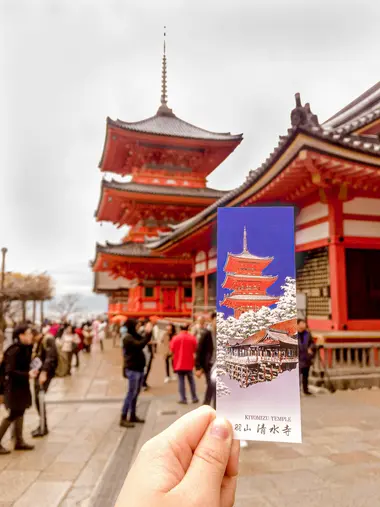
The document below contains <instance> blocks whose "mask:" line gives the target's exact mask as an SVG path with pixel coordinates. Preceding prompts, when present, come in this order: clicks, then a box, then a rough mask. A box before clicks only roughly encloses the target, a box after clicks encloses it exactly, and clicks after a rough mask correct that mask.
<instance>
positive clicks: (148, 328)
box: [139, 320, 154, 391]
mask: <svg viewBox="0 0 380 507" xmlns="http://www.w3.org/2000/svg"><path fill="white" fill-rule="evenodd" d="M139 333H140V334H141V336H143V337H144V338H146V337H149V340H148V341H147V343H148V345H147V352H148V354H147V355H148V360H147V363H148V364H147V367H146V371H145V376H144V381H143V388H144V391H147V390H148V389H149V385H148V377H149V373H150V370H151V369H152V363H153V358H154V348H153V343H152V337H153V324H152V322H150V321H149V320H147V321H146V322H145V323H144V325H143V326H141V328H140V329H139Z"/></svg>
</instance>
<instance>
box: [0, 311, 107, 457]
mask: <svg viewBox="0 0 380 507" xmlns="http://www.w3.org/2000/svg"><path fill="white" fill-rule="evenodd" d="M106 327H107V323H106V321H105V320H104V319H95V320H94V321H93V322H84V323H82V324H81V325H80V326H76V325H74V324H73V323H70V322H49V321H45V322H44V323H43V325H42V326H40V327H36V326H34V325H33V324H32V323H31V322H26V323H25V324H21V325H18V326H16V327H15V328H14V329H13V330H12V340H11V343H7V344H6V345H7V346H6V347H5V348H4V352H3V357H2V358H1V357H0V360H1V363H0V405H1V404H3V403H4V405H5V407H6V409H7V410H8V415H7V416H6V417H5V418H4V419H3V420H2V421H1V423H0V455H4V454H9V452H10V451H9V449H7V448H5V447H4V446H3V445H2V443H1V442H2V439H3V437H4V436H5V434H6V432H7V430H8V428H9V427H10V426H11V425H12V424H13V426H14V427H13V437H14V440H15V446H14V448H15V450H24V451H29V450H32V449H34V446H33V445H29V444H27V443H26V442H25V441H24V438H23V422H24V414H25V411H26V409H27V408H29V407H30V406H31V405H32V395H31V390H30V379H32V381H33V387H34V399H35V404H36V409H37V411H38V413H39V416H40V422H39V425H38V427H37V428H36V429H35V430H34V431H32V437H33V438H39V437H44V436H45V435H47V434H48V432H49V430H48V425H47V417H46V405H45V394H46V393H47V391H48V388H49V385H50V383H51V381H52V379H53V378H54V377H56V376H57V377H66V376H70V375H71V371H72V367H74V368H76V369H78V368H79V366H80V354H81V353H82V352H84V353H87V354H89V353H90V352H91V347H92V346H93V344H96V343H98V344H99V347H100V349H101V350H102V351H103V341H104V339H105V336H106ZM73 363H74V364H73Z"/></svg>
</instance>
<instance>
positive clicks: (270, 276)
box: [226, 273, 278, 280]
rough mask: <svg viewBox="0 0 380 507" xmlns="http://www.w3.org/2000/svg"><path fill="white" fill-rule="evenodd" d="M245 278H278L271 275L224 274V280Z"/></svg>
mask: <svg viewBox="0 0 380 507" xmlns="http://www.w3.org/2000/svg"><path fill="white" fill-rule="evenodd" d="M227 277H231V278H246V279H247V280H277V278H278V276H272V275H245V274H241V275H240V274H239V273H226V278H227Z"/></svg>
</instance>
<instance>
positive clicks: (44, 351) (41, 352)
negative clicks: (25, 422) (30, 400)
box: [32, 330, 58, 438]
mask: <svg viewBox="0 0 380 507" xmlns="http://www.w3.org/2000/svg"><path fill="white" fill-rule="evenodd" d="M33 335H34V349H33V360H35V359H37V360H38V361H39V362H40V368H39V369H38V376H37V377H36V378H35V379H34V395H35V396H34V398H35V403H36V408H37V412H38V413H39V414H40V425H39V426H38V428H36V429H35V430H34V431H32V437H33V438H39V437H44V436H45V435H47V434H48V433H49V430H48V427H47V419H46V404H45V402H44V395H45V394H46V393H47V390H48V389H49V385H50V382H51V381H52V379H53V377H54V375H55V370H56V368H57V365H58V352H57V347H56V345H55V338H54V336H53V335H51V334H49V333H47V334H46V335H44V334H43V333H41V332H39V331H37V330H33ZM42 393H43V395H42V396H41V394H42ZM40 401H41V402H40Z"/></svg>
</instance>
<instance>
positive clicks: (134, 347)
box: [120, 313, 216, 428]
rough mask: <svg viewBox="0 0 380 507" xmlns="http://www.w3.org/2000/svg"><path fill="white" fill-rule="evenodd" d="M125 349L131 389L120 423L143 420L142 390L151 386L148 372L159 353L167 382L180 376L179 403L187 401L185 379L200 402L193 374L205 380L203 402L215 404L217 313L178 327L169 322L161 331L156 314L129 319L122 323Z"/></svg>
mask: <svg viewBox="0 0 380 507" xmlns="http://www.w3.org/2000/svg"><path fill="white" fill-rule="evenodd" d="M120 338H121V344H122V351H123V358H124V364H123V375H124V377H125V378H127V379H128V391H127V394H126V397H125V400H124V403H123V407H122V412H121V419H120V425H121V426H123V427H125V428H131V427H134V425H135V423H142V422H144V420H143V419H141V418H139V417H138V416H137V414H136V407H137V400H138V396H139V394H140V392H141V390H142V389H143V390H148V389H149V384H148V380H149V375H150V372H151V368H152V364H153V361H154V359H155V356H156V355H161V356H163V357H164V360H165V362H164V364H165V378H164V383H168V382H171V381H173V380H176V379H178V392H179V400H178V403H180V404H183V405H186V404H187V403H188V396H187V389H186V382H187V383H188V385H189V388H190V396H191V402H192V403H193V404H197V403H199V399H198V394H197V389H196V383H195V379H194V374H195V375H196V376H197V377H198V378H199V377H201V376H202V375H204V376H205V380H206V386H207V387H206V392H205V395H204V399H203V404H204V405H213V406H215V395H216V391H215V379H213V375H212V372H213V365H214V363H215V357H216V313H212V314H211V315H210V317H209V319H206V318H205V317H203V316H202V317H199V318H198V319H197V320H196V322H194V323H193V324H192V325H190V324H188V323H185V322H183V323H181V324H180V325H179V328H177V327H176V325H175V324H174V323H168V324H167V326H166V329H165V331H163V332H162V331H161V330H160V327H159V324H158V322H157V321H156V319H154V318H150V319H145V320H139V321H136V320H134V319H128V320H126V321H125V322H123V323H122V325H121V326H120Z"/></svg>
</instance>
